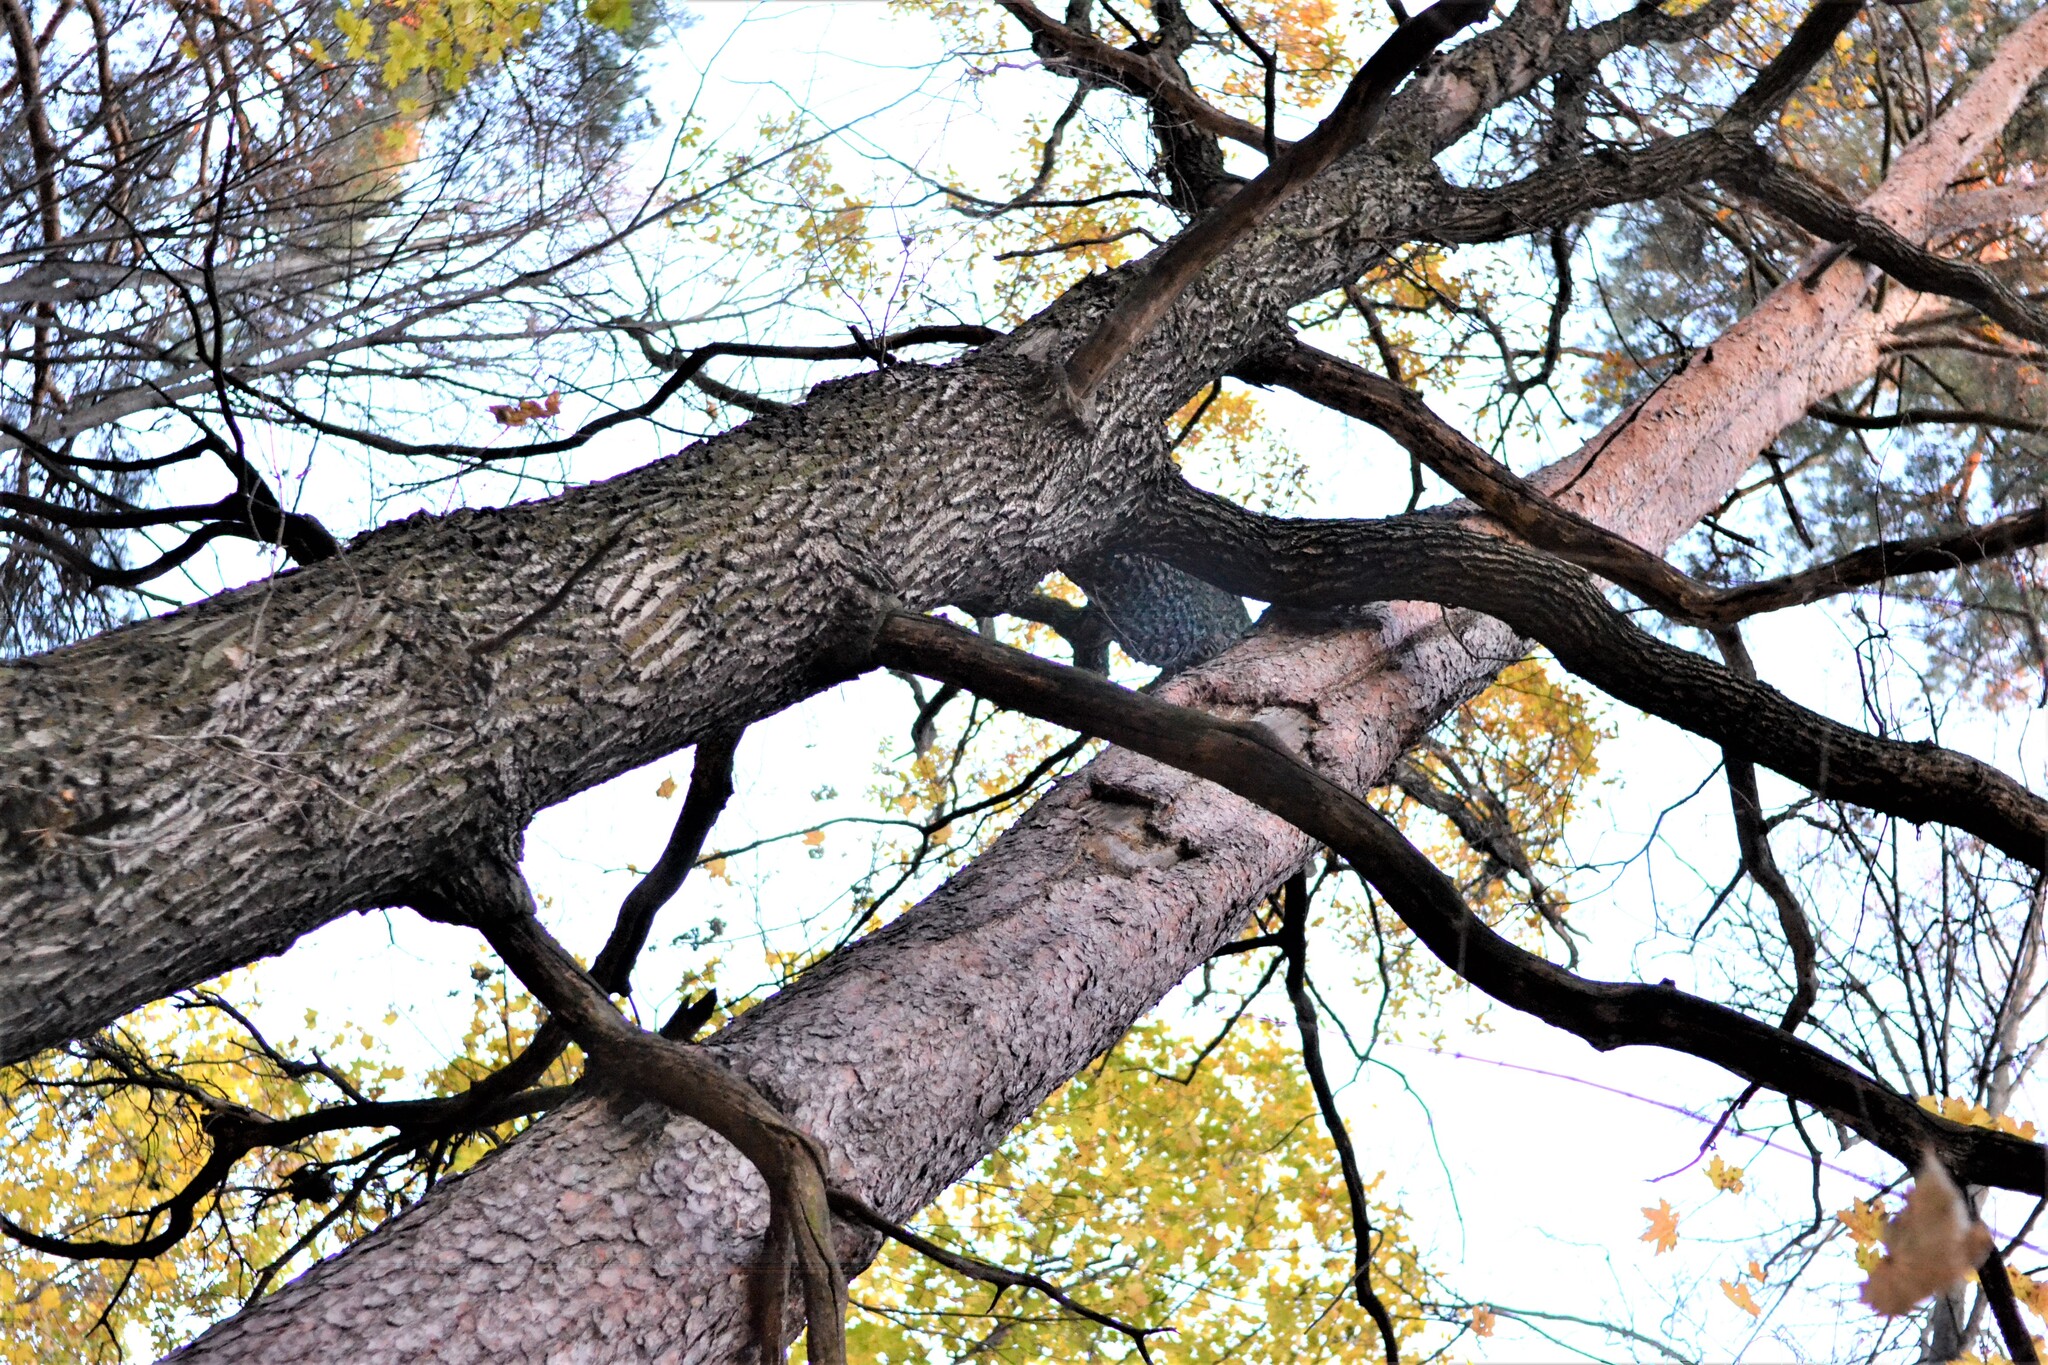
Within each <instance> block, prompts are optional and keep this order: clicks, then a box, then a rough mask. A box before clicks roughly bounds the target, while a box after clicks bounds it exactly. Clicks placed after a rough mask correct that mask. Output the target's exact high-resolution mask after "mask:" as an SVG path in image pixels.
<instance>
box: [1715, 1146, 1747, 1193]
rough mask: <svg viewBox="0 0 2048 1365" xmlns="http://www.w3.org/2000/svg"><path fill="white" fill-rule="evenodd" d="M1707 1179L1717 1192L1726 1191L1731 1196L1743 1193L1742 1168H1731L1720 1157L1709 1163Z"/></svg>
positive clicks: (1717, 1156)
mask: <svg viewBox="0 0 2048 1365" xmlns="http://www.w3.org/2000/svg"><path fill="white" fill-rule="evenodd" d="M1707 1179H1708V1180H1710V1181H1712V1182H1713V1185H1714V1188H1715V1189H1717V1190H1725V1191H1727V1192H1728V1193H1729V1194H1741V1193H1742V1167H1740V1166H1730V1165H1729V1164H1728V1163H1727V1162H1725V1161H1723V1160H1721V1158H1720V1156H1719V1155H1716V1156H1715V1157H1714V1159H1713V1160H1712V1161H1709V1162H1708V1163H1707Z"/></svg>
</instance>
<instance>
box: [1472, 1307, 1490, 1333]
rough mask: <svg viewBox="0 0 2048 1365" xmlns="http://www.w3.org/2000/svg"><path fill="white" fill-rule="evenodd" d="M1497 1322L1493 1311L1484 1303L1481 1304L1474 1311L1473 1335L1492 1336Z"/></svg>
mask: <svg viewBox="0 0 2048 1365" xmlns="http://www.w3.org/2000/svg"><path fill="white" fill-rule="evenodd" d="M1495 1322H1496V1319H1495V1318H1494V1315H1493V1310H1492V1309H1491V1308H1488V1307H1487V1306H1486V1305H1485V1304H1483V1303H1482V1304H1480V1305H1479V1306H1478V1307H1477V1308H1475V1309H1473V1310H1472V1335H1474V1336H1479V1337H1490V1336H1492V1335H1493V1329H1494V1325H1495Z"/></svg>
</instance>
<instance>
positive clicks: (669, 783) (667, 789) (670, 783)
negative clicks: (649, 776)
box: [654, 777, 676, 801]
mask: <svg viewBox="0 0 2048 1365" xmlns="http://www.w3.org/2000/svg"><path fill="white" fill-rule="evenodd" d="M654 794H655V795H656V796H658V797H660V798H661V799H662V800H664V801H666V800H668V799H669V798H670V797H671V796H674V795H675V794H676V780H675V779H674V778H673V777H664V778H662V779H661V785H660V786H659V787H656V788H655V789H654Z"/></svg>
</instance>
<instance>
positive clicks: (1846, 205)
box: [1719, 152, 2048, 343]
mask: <svg viewBox="0 0 2048 1365" xmlns="http://www.w3.org/2000/svg"><path fill="white" fill-rule="evenodd" d="M1719 178H1720V179H1722V180H1725V181H1727V182H1728V183H1730V184H1731V185H1733V186H1734V187H1736V188H1738V189H1741V190H1743V191H1745V192H1746V193H1748V194H1751V195H1753V196H1755V197H1756V198H1757V199H1758V200H1759V201H1761V202H1762V203H1764V204H1766V205H1768V206H1769V207H1770V208H1772V209H1775V210H1776V211H1777V212H1779V213H1782V214H1784V215H1785V216H1786V217H1787V218H1790V219H1791V220H1792V221H1793V222H1795V223H1797V224H1799V225H1800V226H1801V227H1803V228H1805V229H1806V230H1807V231H1809V232H1811V233H1813V234H1814V235H1815V236H1816V237H1822V238H1825V239H1826V240H1828V241H1831V242H1837V243H1840V244H1841V245H1842V246H1844V247H1846V248H1847V249H1848V251H1849V253H1850V254H1851V255H1853V256H1855V257H1856V258H1857V259H1858V260H1862V261H1868V262H1869V263H1870V264H1871V265H1874V266H1876V267H1877V268H1878V269H1880V270H1882V271H1884V272H1885V273H1886V274H1887V275H1890V276H1891V277H1892V278H1893V279H1895V280H1897V281H1899V283H1901V284H1903V285H1905V286H1907V287H1908V288H1910V289H1917V290H1919V291H1920V292H1921V293H1924V294H1940V295H1943V296H1945V297H1947V298H1952V299H1955V300H1956V301H1957V302H1959V303H1966V304H1968V305H1970V306H1971V307H1972V308H1975V309H1976V310H1977V311H1978V312H1980V313H1982V314H1984V316H1986V317H1988V318H1990V319H1991V320H1992V321H1993V322H1996V323H1997V324H1998V325H1999V326H2001V327H2003V328H2005V329H2006V330H2007V331H2009V332H2011V333H2012V334H2013V335H2014V336H2020V337H2025V338H2026V339H2027V340H2029V341H2035V342H2044V343H2048V311H2043V310H2042V309H2041V308H2040V307H2038V306H2037V305H2036V304H2034V303H2033V302H2032V301H2031V300H2029V299H2028V298H2027V297H2026V296H2025V295H2023V294H2021V293H2020V292H2019V291H2018V290H2016V289H2014V288H2013V287H2012V286H2010V285H2008V284H2006V283H2005V282H2004V281H2003V280H2001V279H1999V278H1998V277H1997V276H1996V275H1994V274H1992V273H1991V272H1990V271H1988V270H1986V269H1984V268H1983V267H1982V266H1979V265H1972V264H1970V263H1969V262H1967V261H1958V260H1953V259H1951V258H1949V257H1946V256H1942V255H1939V254H1938V253H1936V252H1933V251H1930V250H1928V249H1927V248H1926V247H1923V246H1921V245H1919V244H1918V243H1916V242H1914V241H1913V240H1912V239H1911V238H1909V237H1907V236H1905V235H1904V234H1902V233H1900V232H1899V231H1898V230H1897V229H1895V228H1894V227H1892V226H1891V224H1889V223H1887V222H1885V221H1884V220H1883V219H1881V218H1879V217H1878V216H1877V215H1875V214H1873V213H1869V212H1866V211H1865V210H1863V209H1860V208H1858V207H1857V206H1856V205H1854V204H1852V203H1850V202H1849V201H1848V200H1847V199H1846V198H1844V197H1843V196H1842V195H1841V193H1840V192H1839V191H1837V190H1836V189H1835V188H1834V186H1832V185H1829V184H1827V183H1826V182H1825V181H1822V180H1820V179H1819V178H1817V177H1815V176H1812V175H1809V174H1806V173H1804V172H1801V171H1799V170H1796V169H1794V168H1791V167H1787V166H1783V165H1779V164H1777V163H1776V162H1773V161H1772V160H1770V159H1769V158H1768V157H1767V156H1765V155H1764V154H1763V153H1761V152H1757V153H1755V154H1754V155H1751V156H1745V157H1742V158H1740V159H1738V160H1734V161H1731V162H1730V163H1729V164H1728V166H1726V167H1724V168H1723V169H1722V170H1721V171H1720V172H1719Z"/></svg>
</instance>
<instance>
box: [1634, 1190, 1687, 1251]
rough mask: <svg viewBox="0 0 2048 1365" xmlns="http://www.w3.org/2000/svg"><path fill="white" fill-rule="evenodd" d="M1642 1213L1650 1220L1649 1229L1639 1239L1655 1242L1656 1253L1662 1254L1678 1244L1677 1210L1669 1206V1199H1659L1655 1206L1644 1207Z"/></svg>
mask: <svg viewBox="0 0 2048 1365" xmlns="http://www.w3.org/2000/svg"><path fill="white" fill-rule="evenodd" d="M1643 1215H1644V1216H1645V1217H1646V1218H1648V1219H1649V1220H1650V1230H1649V1231H1648V1232H1645V1233H1644V1234H1643V1235H1642V1238H1641V1240H1642V1241H1645V1242H1655V1243H1656V1244H1657V1254H1658V1255H1659V1256H1662V1255H1663V1254H1664V1253H1665V1252H1667V1251H1670V1250H1672V1249H1673V1248H1675V1247H1676V1246H1677V1245H1678V1212H1677V1210H1675V1209H1673V1208H1672V1207H1671V1201H1670V1200H1669V1199H1659V1200H1658V1201H1657V1206H1656V1207H1655V1208H1645V1209H1644V1210H1643Z"/></svg>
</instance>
